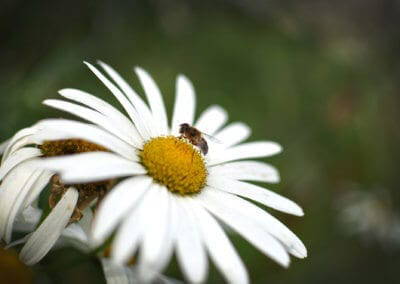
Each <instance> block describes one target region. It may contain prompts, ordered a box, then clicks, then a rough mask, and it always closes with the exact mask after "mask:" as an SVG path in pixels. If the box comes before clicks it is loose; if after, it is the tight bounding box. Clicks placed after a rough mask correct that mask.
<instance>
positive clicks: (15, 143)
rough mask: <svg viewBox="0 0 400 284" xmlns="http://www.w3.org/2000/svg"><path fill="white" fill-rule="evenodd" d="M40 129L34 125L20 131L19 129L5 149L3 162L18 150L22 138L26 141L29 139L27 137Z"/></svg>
mask: <svg viewBox="0 0 400 284" xmlns="http://www.w3.org/2000/svg"><path fill="white" fill-rule="evenodd" d="M37 131H38V129H37V126H36V125H35V126H32V127H29V128H24V129H22V130H20V131H18V132H17V133H16V134H15V135H14V136H13V137H12V138H11V139H10V140H9V142H8V144H7V147H6V149H5V150H4V153H3V158H2V162H4V161H5V159H7V158H8V156H9V155H10V154H12V153H13V152H14V151H16V150H18V149H19V147H22V146H19V145H20V144H21V143H19V142H20V141H21V140H23V141H25V140H27V139H26V138H27V137H29V136H31V135H33V134H35V133H36V132H37Z"/></svg>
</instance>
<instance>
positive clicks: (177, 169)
mask: <svg viewBox="0 0 400 284" xmlns="http://www.w3.org/2000/svg"><path fill="white" fill-rule="evenodd" d="M140 158H141V162H142V164H143V165H144V166H145V167H146V169H147V171H148V173H149V175H150V176H152V177H153V178H154V180H156V181H157V182H159V183H161V184H164V185H165V186H166V187H167V188H168V190H169V191H171V192H173V193H177V194H180V195H188V194H194V193H198V192H200V191H201V190H202V188H203V187H204V185H205V183H206V177H207V170H206V165H205V163H204V159H203V156H202V154H201V153H200V152H199V151H198V150H197V149H195V148H194V146H193V145H192V144H190V143H189V142H187V141H186V140H184V139H180V138H177V137H174V136H165V137H157V138H154V139H151V140H150V141H148V142H147V143H146V144H145V145H144V147H143V150H142V151H141V152H140Z"/></svg>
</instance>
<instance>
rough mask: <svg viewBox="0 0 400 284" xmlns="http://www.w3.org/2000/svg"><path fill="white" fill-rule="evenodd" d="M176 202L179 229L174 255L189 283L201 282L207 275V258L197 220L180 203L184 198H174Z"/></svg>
mask: <svg viewBox="0 0 400 284" xmlns="http://www.w3.org/2000/svg"><path fill="white" fill-rule="evenodd" d="M175 199H176V201H177V202H178V204H177V205H179V206H177V208H178V210H179V221H180V222H179V227H178V228H179V229H178V231H177V234H176V257H177V259H178V262H179V265H180V267H181V268H182V271H183V274H184V275H185V278H186V279H188V281H189V282H190V283H203V282H204V281H205V279H206V276H207V271H208V259H207V254H206V250H205V247H204V245H203V242H202V237H201V234H200V232H199V229H198V227H197V224H196V223H197V222H196V219H195V217H194V216H193V213H192V211H191V210H190V209H189V210H188V209H185V206H184V205H182V204H181V203H183V202H185V200H181V199H184V198H179V197H176V198H175Z"/></svg>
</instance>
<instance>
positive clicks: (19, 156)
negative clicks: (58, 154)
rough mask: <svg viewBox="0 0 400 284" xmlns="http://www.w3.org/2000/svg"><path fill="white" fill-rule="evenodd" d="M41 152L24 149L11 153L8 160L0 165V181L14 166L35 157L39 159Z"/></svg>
mask: <svg viewBox="0 0 400 284" xmlns="http://www.w3.org/2000/svg"><path fill="white" fill-rule="evenodd" d="M40 155H41V152H40V150H39V149H37V148H33V147H24V148H22V149H19V150H17V151H15V152H14V153H12V154H11V155H10V156H8V158H7V159H6V160H5V161H4V162H3V163H2V164H1V167H0V181H1V180H2V179H3V178H4V177H5V176H6V175H7V174H8V173H9V172H10V171H11V170H12V169H14V168H15V167H16V166H18V165H19V164H21V163H22V162H24V161H26V160H30V159H32V158H35V157H39V156H40Z"/></svg>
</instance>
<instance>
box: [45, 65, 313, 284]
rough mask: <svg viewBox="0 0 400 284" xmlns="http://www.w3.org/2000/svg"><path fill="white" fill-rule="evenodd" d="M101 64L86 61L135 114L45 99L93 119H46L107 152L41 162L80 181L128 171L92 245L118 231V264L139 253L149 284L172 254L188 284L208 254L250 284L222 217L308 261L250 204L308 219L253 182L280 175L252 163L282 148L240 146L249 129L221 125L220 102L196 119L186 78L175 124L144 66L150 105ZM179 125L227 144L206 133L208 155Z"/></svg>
mask: <svg viewBox="0 0 400 284" xmlns="http://www.w3.org/2000/svg"><path fill="white" fill-rule="evenodd" d="M99 64H100V66H101V67H102V68H103V70H104V71H105V74H103V73H102V72H100V71H99V70H98V69H96V68H95V67H94V66H92V65H91V64H88V63H86V65H87V66H88V67H89V68H90V70H91V71H92V72H93V73H94V74H95V75H96V76H97V77H98V78H99V79H100V80H101V81H102V82H103V83H104V84H105V86H106V87H107V88H108V89H109V90H110V91H111V93H112V94H113V95H114V97H115V98H116V99H117V100H118V101H119V102H120V103H121V105H122V107H123V108H124V110H125V111H126V113H127V114H128V117H127V116H125V115H124V114H122V113H121V112H120V111H119V110H117V109H116V108H114V107H112V106H111V105H110V104H108V103H106V102H105V101H103V100H100V99H99V98H97V97H95V96H93V95H90V94H88V93H85V92H83V91H80V90H76V89H64V90H61V91H60V94H61V96H63V97H64V98H66V99H68V100H70V101H64V100H46V101H45V102H44V103H45V104H46V105H49V106H51V107H54V108H57V109H60V110H64V111H67V112H69V113H72V114H74V115H77V116H78V117H80V118H82V119H84V120H86V121H88V122H90V123H92V124H87V123H83V122H77V121H72V120H63V119H52V120H44V121H42V122H40V123H39V125H40V127H42V128H43V129H46V131H48V132H51V133H55V134H57V135H59V136H62V137H63V138H64V139H76V138H79V139H83V140H86V141H90V142H92V143H96V144H99V145H102V146H104V147H105V148H106V149H108V151H109V152H95V153H94V152H91V153H82V154H78V155H73V156H65V157H55V158H47V159H43V160H42V163H41V166H43V167H44V168H46V169H48V170H52V171H55V172H57V173H58V174H59V175H60V178H61V180H62V182H64V183H67V184H75V183H78V184H79V183H87V182H97V181H102V180H105V179H115V178H122V177H125V178H124V179H122V180H121V181H120V182H119V183H118V184H117V185H115V186H114V187H113V188H112V189H111V190H110V192H109V193H108V194H107V195H106V196H105V198H104V199H103V201H102V203H101V204H100V206H99V209H98V210H97V212H96V214H95V218H94V222H93V229H92V233H91V240H92V242H93V243H94V245H95V246H99V245H101V244H103V243H104V242H105V241H106V240H108V239H109V238H110V237H111V235H112V234H113V233H114V232H115V235H114V237H113V241H112V251H111V259H112V261H114V262H115V263H118V264H123V263H126V262H128V260H129V259H130V258H131V257H132V256H134V255H136V253H137V252H138V254H139V255H138V269H139V274H140V279H141V280H142V281H143V282H146V281H151V280H152V279H153V276H154V275H155V273H156V272H158V271H162V270H163V269H164V268H165V267H166V266H167V265H168V263H169V260H170V259H171V256H172V254H173V252H175V254H176V256H177V260H178V262H179V264H180V267H181V268H182V270H183V273H184V275H185V277H186V278H187V280H188V281H189V282H193V283H199V282H204V281H205V279H206V277H207V270H208V259H207V254H208V255H209V256H210V258H211V259H212V261H213V262H214V263H215V265H216V266H217V268H218V269H219V270H220V271H221V272H222V274H223V275H224V277H225V278H226V280H227V281H228V282H229V283H248V282H249V279H248V275H247V271H246V268H245V266H244V264H243V262H242V261H241V259H240V257H239V255H238V254H237V252H236V250H235V249H234V247H233V245H232V244H231V242H230V240H229V238H228V237H227V235H226V233H225V232H224V230H223V227H222V226H221V224H220V223H219V221H221V222H222V223H224V224H226V225H227V226H228V227H230V228H231V229H233V230H234V231H236V232H237V233H238V234H240V235H241V236H242V237H243V238H244V239H246V240H247V241H249V242H250V243H251V244H252V245H254V246H255V247H256V248H257V249H258V250H260V251H261V252H263V253H264V254H266V255H268V256H269V257H271V258H272V259H273V260H275V261H276V262H278V263H279V264H281V265H282V266H285V267H287V266H288V265H289V262H290V258H289V254H292V255H294V256H296V257H299V258H304V257H306V255H307V251H306V248H305V246H304V245H303V243H302V242H301V241H300V240H299V238H298V237H297V236H296V235H295V234H294V233H292V232H291V231H290V230H289V229H288V228H287V227H286V226H285V225H283V224H282V223H281V222H280V221H278V220H277V219H276V218H274V217H273V216H272V215H270V214H269V213H268V212H267V211H264V210H262V209H261V208H259V207H258V206H256V205H255V204H253V203H252V202H249V201H247V200H246V199H250V200H253V201H255V202H257V203H259V204H262V205H266V206H269V207H271V208H273V209H276V210H279V211H282V212H286V213H289V214H293V215H297V216H302V215H303V211H302V209H301V208H300V207H299V206H298V205H297V204H295V203H294V202H292V201H290V200H289V199H287V198H285V197H282V196H280V195H278V194H276V193H274V192H272V191H270V190H268V189H266V188H263V187H260V186H257V185H254V184H251V183H248V182H247V181H256V182H268V183H276V182H278V181H279V175H278V172H277V170H276V169H275V168H274V167H272V166H270V165H268V164H265V163H263V162H260V161H252V160H248V159H252V158H262V157H269V156H272V155H275V154H278V153H279V152H281V147H280V145H278V144H277V143H274V142H269V141H262V142H245V143H242V142H243V141H245V140H246V139H247V138H248V136H249V135H250V129H249V128H248V126H246V125H245V124H243V123H241V122H235V123H231V124H228V125H226V126H224V125H225V122H226V121H227V114H226V112H225V110H223V109H222V108H221V107H219V106H211V107H209V108H208V109H206V110H205V111H204V112H203V113H202V114H200V117H199V118H198V119H197V121H194V114H195V94H194V89H193V87H192V85H191V83H190V82H189V80H188V79H187V78H186V77H184V76H182V75H181V76H179V77H178V79H177V84H176V100H175V106H174V111H173V116H172V124H171V126H170V127H169V126H168V120H167V114H166V110H165V106H164V102H163V98H162V95H161V92H160V90H159V89H158V87H157V85H156V84H155V82H154V81H153V79H152V78H151V77H150V76H149V75H148V74H147V73H146V72H145V71H144V70H142V69H140V68H136V69H135V72H136V74H137V75H138V77H139V80H140V81H141V83H142V85H143V89H144V91H145V95H146V98H147V101H148V105H147V104H146V103H145V102H144V101H143V100H142V99H141V98H140V97H139V96H138V95H137V94H136V92H135V91H134V90H133V89H132V88H131V87H130V86H129V85H128V84H127V83H126V82H125V81H124V79H122V78H121V76H120V75H119V74H118V73H116V72H115V71H114V70H113V69H112V68H111V67H110V66H108V65H106V64H104V63H102V62H100V63H99ZM71 101H73V102H71ZM182 124H185V125H189V126H193V127H194V128H195V129H196V130H199V131H201V132H204V133H207V134H209V135H213V136H214V137H215V138H216V139H217V140H219V141H221V144H218V143H214V142H213V141H211V140H207V137H206V138H205V139H206V140H207V142H208V143H209V145H208V146H209V147H208V149H209V151H208V153H207V155H204V154H203V153H202V152H201V151H200V150H204V149H206V148H204V147H203V148H201V147H198V146H199V143H194V141H195V140H194V139H192V138H194V137H190V136H185V137H183V136H182V135H181V134H182V133H180V128H181V125H182ZM181 132H182V131H181ZM57 135H55V136H56V137H57ZM57 139H58V138H57ZM203 146H204V145H203ZM204 153H206V152H204ZM240 160H244V161H240ZM244 198H246V199H244Z"/></svg>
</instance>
